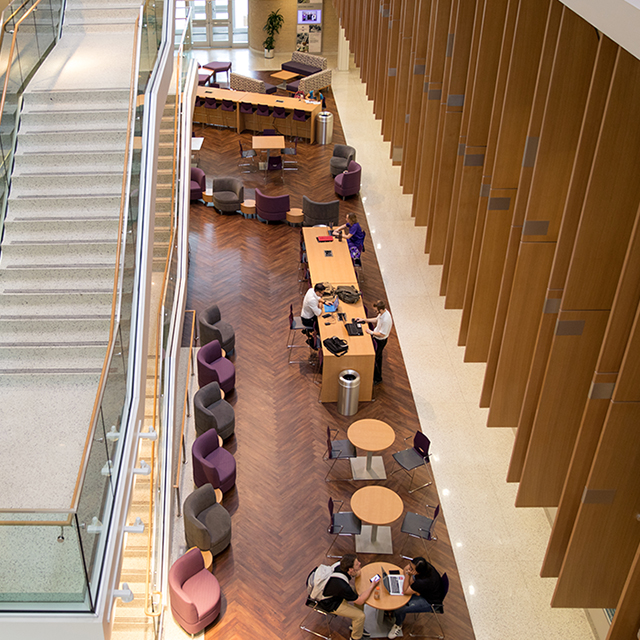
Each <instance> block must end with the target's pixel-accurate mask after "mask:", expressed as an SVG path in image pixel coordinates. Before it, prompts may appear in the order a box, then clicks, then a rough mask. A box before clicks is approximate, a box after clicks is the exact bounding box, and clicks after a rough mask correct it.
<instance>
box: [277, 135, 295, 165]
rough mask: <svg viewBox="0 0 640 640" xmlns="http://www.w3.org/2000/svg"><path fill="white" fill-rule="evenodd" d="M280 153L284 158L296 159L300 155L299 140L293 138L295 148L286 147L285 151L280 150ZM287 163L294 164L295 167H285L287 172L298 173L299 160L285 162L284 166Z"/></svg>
mask: <svg viewBox="0 0 640 640" xmlns="http://www.w3.org/2000/svg"><path fill="white" fill-rule="evenodd" d="M280 153H281V154H282V155H283V156H285V157H286V156H292V157H295V156H297V155H298V138H293V147H285V148H284V149H280ZM287 163H289V164H293V165H295V166H293V167H287V166H285V167H284V170H285V171H297V170H298V161H297V160H285V161H284V164H285V165H286V164H287Z"/></svg>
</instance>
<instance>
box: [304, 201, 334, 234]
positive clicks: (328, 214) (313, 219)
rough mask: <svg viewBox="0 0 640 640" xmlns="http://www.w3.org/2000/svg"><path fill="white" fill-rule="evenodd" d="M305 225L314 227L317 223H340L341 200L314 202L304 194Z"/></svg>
mask: <svg viewBox="0 0 640 640" xmlns="http://www.w3.org/2000/svg"><path fill="white" fill-rule="evenodd" d="M302 213H303V214H304V219H303V221H302V226H303V227H314V226H315V225H317V224H328V225H336V226H337V225H338V220H339V217H340V200H332V201H331V202H314V201H313V200H309V198H307V196H302Z"/></svg>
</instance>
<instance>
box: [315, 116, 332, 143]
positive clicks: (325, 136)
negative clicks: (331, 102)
mask: <svg viewBox="0 0 640 640" xmlns="http://www.w3.org/2000/svg"><path fill="white" fill-rule="evenodd" d="M316 142H317V143H318V144H331V143H332V142H333V113H331V111H321V112H320V113H319V114H318V117H317V118H316Z"/></svg>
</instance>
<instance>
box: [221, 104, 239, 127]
mask: <svg viewBox="0 0 640 640" xmlns="http://www.w3.org/2000/svg"><path fill="white" fill-rule="evenodd" d="M221 109H222V111H223V114H222V120H223V122H224V124H225V125H226V126H233V125H234V124H235V123H234V122H233V121H232V123H231V125H229V124H228V123H227V119H228V117H229V116H228V114H229V113H235V110H236V103H235V102H232V101H231V100H223V101H222V107H221Z"/></svg>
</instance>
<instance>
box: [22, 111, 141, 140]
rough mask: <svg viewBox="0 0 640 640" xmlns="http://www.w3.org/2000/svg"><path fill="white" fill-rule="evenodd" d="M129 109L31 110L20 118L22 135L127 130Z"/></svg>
mask: <svg viewBox="0 0 640 640" xmlns="http://www.w3.org/2000/svg"><path fill="white" fill-rule="evenodd" d="M128 116H129V109H128V107H127V106H126V105H122V106H119V107H113V108H110V109H109V110H108V111H107V110H105V109H104V108H100V109H73V110H62V109H57V110H55V111H49V110H46V111H44V110H38V109H35V108H34V109H31V110H29V111H27V112H23V113H22V116H21V118H20V133H21V134H25V133H41V132H44V131H51V130H52V129H53V130H55V131H93V129H95V127H96V126H97V127H99V128H100V129H122V130H123V131H126V130H127V119H128Z"/></svg>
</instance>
